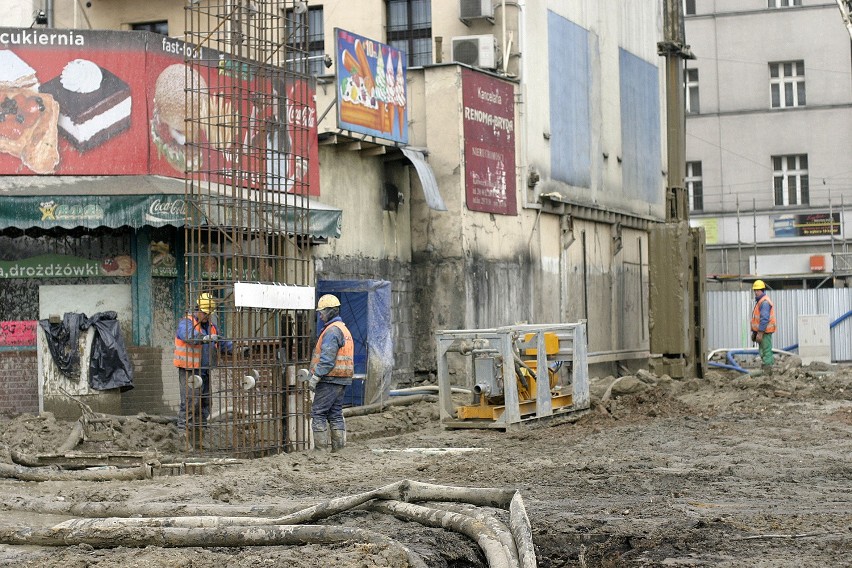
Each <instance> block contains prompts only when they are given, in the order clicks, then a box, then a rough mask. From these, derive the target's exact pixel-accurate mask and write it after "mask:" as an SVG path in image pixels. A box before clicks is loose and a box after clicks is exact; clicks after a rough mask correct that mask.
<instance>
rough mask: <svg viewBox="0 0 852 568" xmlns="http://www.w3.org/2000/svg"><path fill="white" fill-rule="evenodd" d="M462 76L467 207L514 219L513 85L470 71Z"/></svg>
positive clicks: (464, 71)
mask: <svg viewBox="0 0 852 568" xmlns="http://www.w3.org/2000/svg"><path fill="white" fill-rule="evenodd" d="M461 72H462V103H463V105H464V109H463V113H464V114H463V121H464V165H465V196H466V201H467V208H468V209H470V210H471V211H484V212H487V213H499V214H502V215H517V214H518V211H517V196H516V182H515V97H514V87H513V85H512V84H511V83H508V82H506V81H502V80H500V79H497V78H495V77H491V76H489V75H486V74H484V73H478V72H476V71H473V70H471V69H466V68H463V69H462V70H461Z"/></svg>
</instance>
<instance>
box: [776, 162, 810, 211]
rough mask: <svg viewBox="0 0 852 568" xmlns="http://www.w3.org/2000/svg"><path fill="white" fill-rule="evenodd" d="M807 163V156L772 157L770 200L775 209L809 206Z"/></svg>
mask: <svg viewBox="0 0 852 568" xmlns="http://www.w3.org/2000/svg"><path fill="white" fill-rule="evenodd" d="M807 161H808V155H807V154H790V155H785V156H772V199H773V201H774V203H775V206H776V207H786V206H791V205H809V204H810V178H809V176H808V168H807ZM779 191H780V193H781V195H780V200H779V195H778V193H779ZM791 193H792V194H793V195H792V196H791ZM791 197H792V199H791Z"/></svg>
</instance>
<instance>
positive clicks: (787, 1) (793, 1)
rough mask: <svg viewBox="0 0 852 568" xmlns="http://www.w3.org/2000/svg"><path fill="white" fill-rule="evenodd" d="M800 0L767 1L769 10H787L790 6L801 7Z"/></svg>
mask: <svg viewBox="0 0 852 568" xmlns="http://www.w3.org/2000/svg"><path fill="white" fill-rule="evenodd" d="M801 5H802V0H767V3H766V6H767V7H769V8H788V7H790V6H801Z"/></svg>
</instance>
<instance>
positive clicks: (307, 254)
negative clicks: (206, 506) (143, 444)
mask: <svg viewBox="0 0 852 568" xmlns="http://www.w3.org/2000/svg"><path fill="white" fill-rule="evenodd" d="M307 24H308V22H307V3H306V2H303V1H298V0H286V1H285V0H277V1H268V0H188V4H187V6H186V32H185V41H186V44H187V49H185V57H184V64H185V65H184V71H185V85H186V91H185V92H186V97H185V116H186V129H185V132H184V133H183V135H184V137H185V151H186V159H185V161H186V166H185V167H186V203H187V216H186V223H185V247H186V250H185V259H186V263H185V294H186V296H185V298H186V311H187V312H192V311H194V309H195V307H196V301H197V299H198V298H199V295H200V294H202V293H209V294H211V295H212V297H213V298H214V301H215V302H216V311H215V317H213V318H211V319H212V320H213V321H214V323H216V325H217V326H218V332H219V336H220V341H219V342H218V343H211V344H209V346H210V347H211V351H213V352H214V353H215V355H216V356H217V357H216V358H217V359H218V364H216V366H215V367H213V368H211V370H210V373H209V375H210V377H209V381H210V383H209V391H210V392H209V394H208V393H206V392H205V389H203V388H188V389H187V404H186V406H187V423H188V425H187V428H186V442H187V446H188V449H194V450H196V451H199V452H201V453H205V454H226V455H234V456H241V457H258V456H264V455H269V454H274V453H279V452H282V451H293V450H300V449H305V448H307V447H308V445H309V443H310V435H309V428H308V424H309V423H308V419H309V416H308V413H309V410H308V409H309V402H308V397H307V392H306V390H305V389H304V388H303V387H302V386H301V384H298V383H297V381H296V370H297V369H298V368H302V367H305V366H306V365H307V364H308V362H309V360H310V354H311V340H312V337H313V330H314V320H313V312H312V311H310V310H308V309H283V308H281V309H279V308H245V307H243V308H237V307H236V303H235V300H234V288H235V284H237V283H238V282H239V283H242V282H251V283H260V284H270V285H272V284H274V285H296V286H307V287H312V286H313V285H314V284H313V283H314V265H313V258H312V256H311V235H310V231H309V220H310V202H309V200H308V199H307V197H308V195H309V193H310V187H311V183H312V179H311V168H310V151H309V149H310V147H311V142H312V140H311V139H310V129H309V125H308V124H307V123H306V121H305V120H304V117H305V116H308V115H309V114H310V106H309V103H310V99H311V96H312V90H311V89H312V83H311V77H310V75H309V60H308V50H307V32H308V25H307ZM314 142H315V141H314ZM204 397H209V398H208V400H209V415H207V416H202V414H205V412H202V411H201V409H200V408H199V406H200V405H199V404H197V403H199V402H200V400H201V399H202V398H204Z"/></svg>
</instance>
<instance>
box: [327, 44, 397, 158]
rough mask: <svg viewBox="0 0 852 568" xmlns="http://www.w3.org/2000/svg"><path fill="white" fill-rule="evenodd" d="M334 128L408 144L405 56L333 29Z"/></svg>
mask: <svg viewBox="0 0 852 568" xmlns="http://www.w3.org/2000/svg"><path fill="white" fill-rule="evenodd" d="M334 31H335V37H336V40H337V48H336V51H337V127H338V128H340V129H342V130H351V131H352V132H359V133H361V134H367V135H370V136H377V137H379V138H384V139H387V140H392V141H394V142H399V143H401V144H407V143H408V111H407V100H408V99H407V91H406V68H407V66H406V56H405V53H403V52H402V51H400V50H398V49H396V48H393V47H391V46H389V45H385V44H383V43H379V42H377V41H374V40H372V39H368V38H365V37H362V36H359V35H357V34H353V33H351V32H347V31H344V30H341V29H338V28H336V29H335V30H334Z"/></svg>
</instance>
